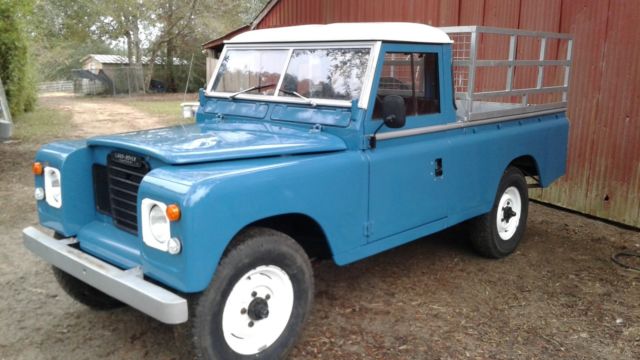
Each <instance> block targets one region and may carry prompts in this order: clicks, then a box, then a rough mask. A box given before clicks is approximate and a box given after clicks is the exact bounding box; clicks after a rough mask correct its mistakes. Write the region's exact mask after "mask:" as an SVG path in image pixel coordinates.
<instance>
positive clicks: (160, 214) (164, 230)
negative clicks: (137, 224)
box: [149, 205, 171, 244]
mask: <svg viewBox="0 0 640 360" xmlns="http://www.w3.org/2000/svg"><path fill="white" fill-rule="evenodd" d="M149 228H150V230H151V234H152V235H153V237H154V238H156V240H157V241H158V242H159V243H161V244H164V243H165V242H166V241H167V240H169V239H170V238H171V228H170V226H169V219H167V215H166V214H165V211H164V210H162V209H161V208H160V206H158V205H153V207H152V208H151V211H149Z"/></svg>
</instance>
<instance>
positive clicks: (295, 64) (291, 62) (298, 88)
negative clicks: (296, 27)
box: [211, 48, 371, 101]
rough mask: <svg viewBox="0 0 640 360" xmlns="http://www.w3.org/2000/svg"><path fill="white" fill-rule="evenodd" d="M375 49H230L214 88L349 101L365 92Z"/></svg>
mask: <svg viewBox="0 0 640 360" xmlns="http://www.w3.org/2000/svg"><path fill="white" fill-rule="evenodd" d="M370 52H371V50H370V49H369V48H322V49H293V50H289V49H281V50H244V49H230V50H228V51H227V52H226V54H225V56H224V58H223V59H222V60H221V61H222V63H221V64H220V68H219V71H218V74H217V75H216V77H215V80H214V82H213V84H212V86H211V90H212V91H214V92H223V93H232V94H235V95H237V94H238V93H242V94H254V95H255V94H259V95H271V96H282V97H293V98H313V99H326V100H347V101H350V100H354V99H357V98H359V96H360V92H361V90H362V83H363V81H364V78H365V74H366V71H367V66H368V64H369V55H370ZM289 54H290V55H289ZM289 56H290V59H289ZM285 66H286V70H285ZM283 70H285V71H284V74H283V73H282V71H283ZM235 95H234V97H235Z"/></svg>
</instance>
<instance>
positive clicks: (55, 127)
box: [13, 106, 72, 143]
mask: <svg viewBox="0 0 640 360" xmlns="http://www.w3.org/2000/svg"><path fill="white" fill-rule="evenodd" d="M71 116H72V115H71V112H69V111H62V110H56V109H51V108H47V107H42V106H38V107H36V109H35V110H34V111H32V112H30V113H25V114H22V115H20V116H18V117H17V118H16V119H14V120H15V123H14V136H13V139H16V140H20V141H24V142H29V143H44V142H48V141H50V140H53V139H58V138H64V137H65V136H68V135H66V130H67V129H69V126H70V123H71Z"/></svg>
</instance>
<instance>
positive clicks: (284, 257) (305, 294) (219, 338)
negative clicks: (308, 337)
mask: <svg viewBox="0 0 640 360" xmlns="http://www.w3.org/2000/svg"><path fill="white" fill-rule="evenodd" d="M259 267H261V268H264V267H267V268H275V267H277V268H278V269H279V270H282V271H283V272H284V273H286V275H287V277H288V278H289V280H290V284H291V285H292V292H291V294H293V300H292V301H293V302H292V304H293V306H292V308H291V314H290V316H289V318H288V320H286V317H285V318H284V319H285V320H282V321H281V322H280V323H279V324H280V325H281V326H282V325H284V324H285V322H286V325H285V327H284V330H282V332H279V331H275V332H278V333H279V336H278V334H276V336H277V338H276V340H275V341H273V342H272V343H271V344H270V345H267V344H265V346H266V348H264V349H259V350H256V351H259V352H257V353H254V354H245V355H243V354H241V353H239V352H237V351H235V350H234V349H232V346H231V345H230V344H229V343H228V341H227V340H226V339H225V334H224V330H223V325H222V317H223V313H224V311H225V304H226V302H227V299H228V297H229V296H230V294H231V292H232V290H233V289H234V287H235V286H236V284H240V283H241V282H242V283H243V284H244V283H245V282H246V281H251V276H245V275H247V274H252V273H250V272H251V271H254V270H256V269H258V268H259ZM269 279H271V278H269ZM239 286H240V285H239ZM288 289H291V288H288ZM313 289H314V283H313V270H312V268H311V263H310V261H309V258H308V256H307V254H306V253H305V252H304V250H303V249H302V247H301V246H300V245H299V244H298V243H296V242H295V241H294V240H293V239H292V238H290V237H289V236H287V235H285V234H283V233H281V232H278V231H275V230H272V229H267V228H258V227H256V228H249V229H247V230H245V231H243V232H242V233H240V234H239V235H238V236H237V237H236V239H234V241H233V243H232V245H231V247H230V248H229V249H228V250H227V252H226V253H225V255H224V257H223V258H222V260H221V261H220V264H219V265H218V268H217V269H216V273H215V275H214V278H213V280H212V281H211V283H210V284H209V287H208V288H207V289H206V290H205V291H204V292H202V293H201V294H198V295H197V296H194V297H192V298H191V301H190V311H191V314H192V318H191V323H192V324H191V325H192V326H191V337H192V340H193V342H194V350H195V352H196V356H197V357H198V358H202V359H224V360H231V359H282V358H284V357H286V355H287V353H288V352H289V351H290V350H291V348H292V347H293V345H294V344H295V341H296V339H297V338H298V336H299V335H300V333H301V332H302V328H303V326H304V323H305V321H306V319H307V317H308V315H309V312H310V310H311V307H312V303H313ZM243 290H244V289H243ZM247 292H249V291H247ZM241 294H242V292H241ZM255 294H256V293H255V292H253V291H252V292H251V295H250V294H247V297H249V296H253V299H256V300H260V299H263V298H262V297H264V299H266V301H272V302H271V304H276V303H274V302H273V301H275V299H276V298H277V296H278V295H276V294H275V293H274V295H273V298H271V297H270V296H267V295H258V296H256V295H255ZM261 296H262V297H261ZM280 299H282V298H280ZM288 299H289V301H291V297H288ZM249 300H251V303H250V304H249V306H247V308H248V311H247V312H243V311H245V310H247V309H245V308H244V307H242V310H241V311H240V312H239V314H242V316H243V317H242V318H241V319H242V321H239V322H234V324H235V323H242V324H243V325H242V326H244V324H245V323H244V322H243V321H248V323H249V322H251V323H252V324H253V321H254V320H255V319H254V318H253V317H251V314H255V312H252V311H253V310H254V309H255V308H252V307H251V306H252V304H253V303H254V301H253V300H252V299H249ZM242 301H244V298H243V300H242ZM235 305H237V304H235ZM230 306H231V305H230ZM243 306H244V305H243ZM272 306H273V305H272ZM271 309H276V307H273V308H271ZM229 312H230V313H233V314H235V311H234V312H231V311H230V310H229ZM245 314H246V315H245ZM231 316H234V317H235V316H240V315H231ZM244 316H246V317H247V318H246V319H244ZM268 316H269V315H267V317H265V318H263V319H257V320H255V321H256V322H258V321H264V320H267V319H268ZM274 319H275V315H274V317H273V318H272V319H271V321H272V322H263V324H267V325H269V326H271V325H270V324H272V323H273V322H274ZM248 323H247V326H249V324H248ZM257 326H258V325H256V329H258V327H257ZM251 327H253V326H251ZM264 333H271V332H269V331H266V332H262V334H264ZM237 346H238V345H237V344H236V347H237Z"/></svg>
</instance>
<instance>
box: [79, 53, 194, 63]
mask: <svg viewBox="0 0 640 360" xmlns="http://www.w3.org/2000/svg"><path fill="white" fill-rule="evenodd" d="M89 58H93V59H94V60H96V61H98V62H100V63H102V64H122V65H126V64H129V59H127V57H126V56H122V55H107V54H89V55H87V56H85V57H84V58H82V60H80V61H81V62H85V61H87V60H88V59H89ZM134 62H135V58H134ZM142 63H143V64H148V63H149V58H148V57H146V56H143V57H142ZM155 63H156V65H162V64H164V58H160V57H157V58H156V61H155ZM173 64H174V65H188V64H189V63H188V62H187V61H186V60H182V59H178V58H174V59H173Z"/></svg>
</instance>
